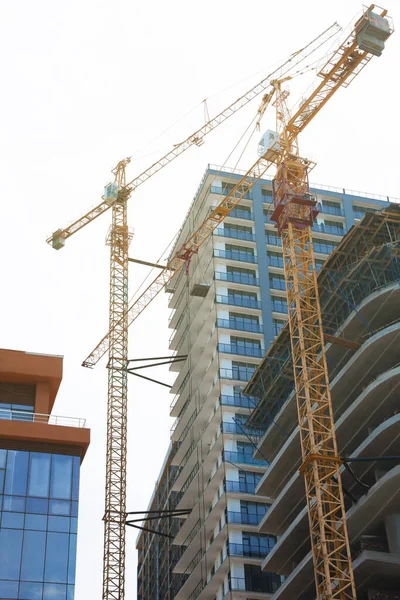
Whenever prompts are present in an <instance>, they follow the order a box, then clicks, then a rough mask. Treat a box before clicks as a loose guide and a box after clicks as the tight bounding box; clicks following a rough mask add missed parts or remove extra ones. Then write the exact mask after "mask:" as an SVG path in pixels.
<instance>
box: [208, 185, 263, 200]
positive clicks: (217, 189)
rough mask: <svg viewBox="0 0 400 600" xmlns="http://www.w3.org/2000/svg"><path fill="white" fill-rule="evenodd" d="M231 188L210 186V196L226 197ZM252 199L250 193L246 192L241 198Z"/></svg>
mask: <svg viewBox="0 0 400 600" xmlns="http://www.w3.org/2000/svg"><path fill="white" fill-rule="evenodd" d="M231 189H232V188H231V187H228V186H225V187H217V186H216V185H212V186H211V187H210V192H211V194H219V195H220V196H227V195H228V194H229V192H230V191H231ZM252 197H253V195H252V193H251V191H250V192H247V194H245V195H244V196H243V199H246V200H251V199H252Z"/></svg>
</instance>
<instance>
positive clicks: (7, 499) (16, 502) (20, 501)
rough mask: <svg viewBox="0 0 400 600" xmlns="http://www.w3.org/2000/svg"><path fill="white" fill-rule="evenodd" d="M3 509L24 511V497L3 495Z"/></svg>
mask: <svg viewBox="0 0 400 600" xmlns="http://www.w3.org/2000/svg"><path fill="white" fill-rule="evenodd" d="M3 510H11V511H14V512H24V511H25V498H20V497H19V496H4V502H3Z"/></svg>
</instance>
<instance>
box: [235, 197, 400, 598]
mask: <svg viewBox="0 0 400 600" xmlns="http://www.w3.org/2000/svg"><path fill="white" fill-rule="evenodd" d="M318 285H319V292H320V302H321V312H322V323H323V329H324V332H325V333H327V334H328V335H330V336H332V337H330V338H329V340H330V341H329V342H328V343H327V344H326V348H325V350H326V357H327V364H328V369H329V378H330V387H331V398H332V408H333V415H334V419H335V428H336V438H337V444H338V452H339V455H340V456H342V457H343V460H344V465H343V467H342V485H343V492H344V499H345V505H346V511H347V525H348V532H349V540H350V547H351V551H352V557H353V571H354V577H355V583H356V588H357V598H358V600H378V599H379V600H389V599H398V598H399V597H400V441H399V440H400V414H399V408H400V404H399V400H398V389H399V384H400V367H399V365H400V206H399V205H398V204H397V205H392V206H390V207H389V208H388V209H387V210H384V211H383V212H380V213H376V214H369V215H366V216H365V218H364V219H363V221H362V222H361V224H360V225H359V226H357V227H355V228H354V229H353V230H352V231H351V232H350V234H349V235H348V236H347V237H346V238H345V239H344V240H343V242H342V243H341V244H340V246H339V248H338V251H337V252H334V253H333V254H332V255H331V256H330V257H329V258H328V260H327V262H326V263H325V265H324V267H323V268H322V270H321V272H320V273H319V277H318ZM273 360H275V361H277V362H278V363H279V368H278V369H275V370H272V368H271V364H272V362H273ZM291 370H292V362H291V352H290V336H289V331H288V327H287V326H286V327H285V328H284V329H283V330H282V332H281V334H280V335H279V336H278V338H276V340H275V341H274V342H273V344H272V346H271V348H270V350H269V352H268V354H267V355H266V357H265V359H264V360H263V362H262V363H261V365H260V366H259V369H258V370H257V372H256V373H255V375H254V376H253V378H252V380H251V381H250V383H249V385H248V387H247V389H246V392H248V393H250V394H255V395H256V396H257V397H259V398H260V402H259V404H258V406H257V408H256V409H255V411H254V412H253V413H252V415H251V418H250V423H253V424H258V426H261V425H262V426H265V427H266V432H265V434H264V435H263V437H262V438H261V440H259V442H258V449H257V451H256V452H255V456H256V457H257V456H258V455H262V456H267V457H268V459H269V460H270V461H271V462H270V465H269V468H268V469H267V470H266V472H265V473H264V475H263V477H262V478H261V480H260V482H259V484H258V486H257V490H256V493H257V494H260V495H261V497H263V496H265V495H266V494H268V495H270V496H271V497H272V498H273V502H272V505H271V507H270V509H269V511H268V512H267V513H266V515H265V516H264V517H263V519H262V520H261V521H260V524H259V528H258V530H259V533H260V534H264V535H266V534H268V535H275V536H277V543H276V545H275V546H274V548H273V550H272V551H271V552H270V554H269V555H268V556H266V557H265V559H264V561H263V563H262V568H263V570H265V571H267V572H269V571H271V570H273V571H275V572H277V573H279V574H280V575H281V576H282V577H283V578H284V581H283V583H282V585H281V586H280V587H279V589H278V590H277V591H276V593H275V594H274V600H286V599H287V600H289V599H290V600H296V599H301V600H313V599H314V598H315V585H314V572H313V562H312V554H311V545H310V535H309V525H308V514H307V507H306V503H305V492H304V480H303V476H302V474H301V473H299V467H300V464H301V448H300V437H299V428H298V425H297V408H296V398H295V394H294V391H293V386H292V380H291V379H289V378H288V376H287V374H289V373H290V371H291Z"/></svg>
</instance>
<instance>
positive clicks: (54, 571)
mask: <svg viewBox="0 0 400 600" xmlns="http://www.w3.org/2000/svg"><path fill="white" fill-rule="evenodd" d="M68 538H69V535H68V534H67V533H51V532H49V533H48V534H47V547H46V570H45V581H51V582H54V583H66V582H67V566H68V542H69V539H68Z"/></svg>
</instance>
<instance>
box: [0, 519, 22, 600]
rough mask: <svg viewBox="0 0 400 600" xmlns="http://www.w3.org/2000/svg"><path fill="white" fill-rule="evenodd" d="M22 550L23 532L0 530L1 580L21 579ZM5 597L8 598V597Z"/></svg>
mask: <svg viewBox="0 0 400 600" xmlns="http://www.w3.org/2000/svg"><path fill="white" fill-rule="evenodd" d="M21 549H22V531H21V530H19V529H1V530H0V579H14V580H17V579H18V578H19V569H20V564H21ZM0 597H1V595H0ZM5 597H6V598H7V596H5Z"/></svg>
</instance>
